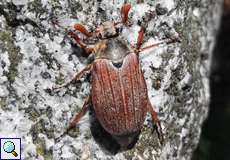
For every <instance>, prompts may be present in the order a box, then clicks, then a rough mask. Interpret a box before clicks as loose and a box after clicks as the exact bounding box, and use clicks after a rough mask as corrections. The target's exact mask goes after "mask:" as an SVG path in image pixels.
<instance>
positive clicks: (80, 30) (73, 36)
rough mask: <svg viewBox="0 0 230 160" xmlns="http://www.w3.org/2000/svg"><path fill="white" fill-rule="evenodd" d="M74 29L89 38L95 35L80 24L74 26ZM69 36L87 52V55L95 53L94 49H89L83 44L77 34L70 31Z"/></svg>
mask: <svg viewBox="0 0 230 160" xmlns="http://www.w3.org/2000/svg"><path fill="white" fill-rule="evenodd" d="M74 29H75V30H77V31H79V32H81V33H82V34H84V35H85V36H86V37H87V38H89V37H92V36H94V35H95V34H94V32H89V31H88V30H87V29H86V28H85V27H84V26H83V25H81V24H78V23H77V24H75V25H74ZM69 35H70V36H71V37H72V38H73V39H74V40H75V41H76V42H77V43H78V44H79V45H80V47H81V48H82V49H84V50H85V51H86V53H88V54H90V53H92V52H93V48H89V47H87V45H86V44H85V43H84V42H82V40H81V39H80V38H79V36H78V35H77V34H76V33H74V32H71V31H70V32H69Z"/></svg>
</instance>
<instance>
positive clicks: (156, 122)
mask: <svg viewBox="0 0 230 160" xmlns="http://www.w3.org/2000/svg"><path fill="white" fill-rule="evenodd" d="M147 108H148V112H149V113H150V114H151V116H152V121H153V124H154V126H155V127H154V128H155V129H156V132H157V136H158V138H159V141H160V143H161V144H162V143H163V141H164V137H163V133H162V128H161V123H160V120H159V119H158V117H157V112H156V111H154V109H153V107H152V104H151V103H150V102H149V103H148V107H147Z"/></svg>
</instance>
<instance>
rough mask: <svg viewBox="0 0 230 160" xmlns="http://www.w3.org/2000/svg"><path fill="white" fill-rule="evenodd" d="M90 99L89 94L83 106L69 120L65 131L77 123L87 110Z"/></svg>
mask: <svg viewBox="0 0 230 160" xmlns="http://www.w3.org/2000/svg"><path fill="white" fill-rule="evenodd" d="M90 101H91V96H88V97H87V98H86V99H85V101H84V104H83V107H82V108H81V110H80V112H78V113H77V114H76V115H75V116H74V117H73V119H72V120H71V121H70V123H69V126H68V128H67V131H69V130H70V129H72V128H73V127H75V126H76V125H77V123H78V122H79V121H80V120H81V118H82V117H83V116H84V115H85V114H86V112H87V111H88V107H89V103H90Z"/></svg>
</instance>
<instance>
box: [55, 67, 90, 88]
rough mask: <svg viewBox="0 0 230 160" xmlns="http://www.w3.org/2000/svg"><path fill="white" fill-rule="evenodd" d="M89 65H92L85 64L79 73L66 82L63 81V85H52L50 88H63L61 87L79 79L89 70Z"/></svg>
mask: <svg viewBox="0 0 230 160" xmlns="http://www.w3.org/2000/svg"><path fill="white" fill-rule="evenodd" d="M91 66H92V65H91V64H89V65H87V66H86V67H85V68H84V69H82V70H81V71H80V72H79V73H77V74H76V75H75V76H74V77H73V78H72V79H71V80H70V81H68V82H66V83H64V84H63V85H60V86H54V87H52V89H53V90H56V89H60V88H63V87H67V86H68V85H69V84H70V83H72V82H73V81H76V80H79V79H80V78H81V77H82V75H83V74H84V73H85V72H87V71H90V70H91Z"/></svg>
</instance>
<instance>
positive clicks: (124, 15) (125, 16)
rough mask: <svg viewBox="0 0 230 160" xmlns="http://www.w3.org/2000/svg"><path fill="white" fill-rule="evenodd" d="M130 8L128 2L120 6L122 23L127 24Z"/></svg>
mask: <svg viewBox="0 0 230 160" xmlns="http://www.w3.org/2000/svg"><path fill="white" fill-rule="evenodd" d="M130 8H131V5H130V4H124V5H123V6H122V7H121V18H122V23H123V24H127V22H128V15H129V10H130Z"/></svg>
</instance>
